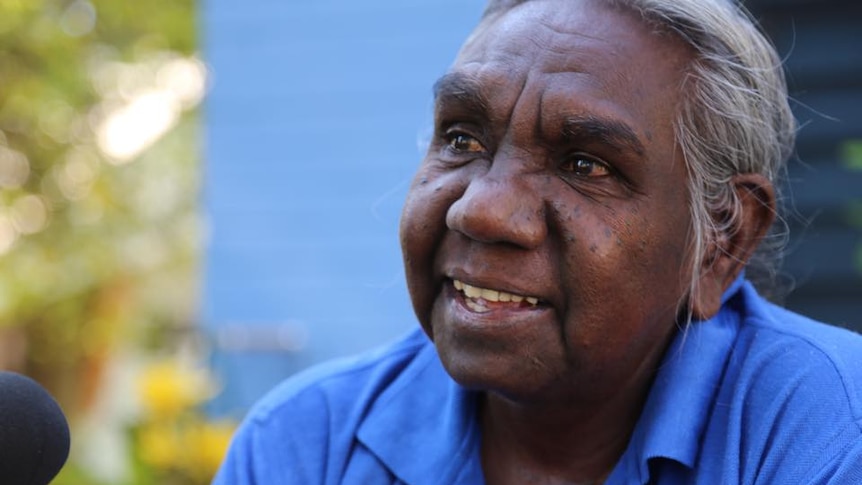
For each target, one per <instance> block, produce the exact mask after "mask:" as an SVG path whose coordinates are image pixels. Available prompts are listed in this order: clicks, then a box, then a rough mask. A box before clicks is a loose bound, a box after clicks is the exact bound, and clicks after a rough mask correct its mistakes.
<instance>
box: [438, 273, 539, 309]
mask: <svg viewBox="0 0 862 485" xmlns="http://www.w3.org/2000/svg"><path fill="white" fill-rule="evenodd" d="M452 285H453V286H454V287H455V290H457V291H458V292H459V293H461V295H462V296H463V297H464V304H465V305H466V306H467V308H469V309H470V310H472V311H474V312H476V313H487V312H490V311H492V310H495V309H507V308H508V309H518V308H532V307H536V306H538V305H539V303H540V300H539V298H538V297H535V296H526V295H517V294H514V293H509V292H506V291H502V290H495V289H491V288H480V287H478V286H473V285H469V284H467V283H464V282H463V281H460V280H455V279H453V280H452Z"/></svg>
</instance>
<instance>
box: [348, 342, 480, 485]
mask: <svg viewBox="0 0 862 485" xmlns="http://www.w3.org/2000/svg"><path fill="white" fill-rule="evenodd" d="M476 421H477V420H476V394H475V393H473V392H470V391H467V390H465V389H464V388H462V387H461V386H459V385H458V384H457V383H455V382H454V381H453V380H452V379H451V378H450V377H449V375H448V374H447V373H446V371H445V370H444V369H443V366H442V364H441V363H440V360H439V359H438V358H437V352H436V350H435V348H434V346H433V345H432V344H431V343H430V342H429V343H427V344H426V345H425V346H424V347H423V348H422V350H420V351H419V353H418V354H417V356H416V358H415V359H414V360H413V361H412V362H411V363H410V364H409V365H408V367H407V368H406V369H404V371H402V372H401V373H400V375H399V376H398V377H397V378H396V379H395V380H394V381H393V382H392V384H391V385H390V386H389V387H388V388H387V389H386V390H385V391H384V392H383V393H382V394H381V395H380V397H379V398H378V400H377V402H376V403H375V404H374V406H372V408H371V410H370V411H369V415H368V417H367V418H366V419H365V420H364V421H363V423H362V424H361V425H360V427H359V430H358V432H357V437H358V438H359V441H360V442H362V443H363V444H364V445H365V446H366V447H368V449H369V450H370V451H371V452H372V453H373V454H374V455H375V456H377V458H378V459H380V460H381V461H382V462H383V463H384V464H385V465H386V467H387V468H389V470H390V471H391V472H392V473H394V474H395V475H396V476H397V477H398V478H399V479H401V480H402V481H403V482H405V483H408V484H410V485H430V484H439V483H447V484H454V483H457V482H458V481H459V480H462V479H465V473H466V474H470V473H473V474H476V473H479V474H480V475H479V476H481V467H480V465H479V461H478V458H477V454H478V448H479V446H478V440H479V432H478V423H477V422H476ZM417 450H427V452H426V453H421V452H418V451H417ZM417 453H421V458H418V459H417ZM467 479H469V477H468V478H467ZM473 483H478V482H473Z"/></svg>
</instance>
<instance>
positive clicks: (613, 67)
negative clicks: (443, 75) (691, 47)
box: [451, 0, 691, 114]
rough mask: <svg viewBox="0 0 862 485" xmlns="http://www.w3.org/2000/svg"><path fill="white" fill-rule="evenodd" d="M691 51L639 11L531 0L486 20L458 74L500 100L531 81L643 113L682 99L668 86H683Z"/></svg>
mask: <svg viewBox="0 0 862 485" xmlns="http://www.w3.org/2000/svg"><path fill="white" fill-rule="evenodd" d="M688 54H689V53H688V46H687V45H686V44H685V43H684V42H682V41H681V40H680V39H678V38H675V37H671V36H667V35H665V34H661V33H658V32H657V31H656V30H655V28H654V27H653V26H651V25H649V24H648V23H647V22H646V21H645V20H644V19H643V18H642V17H641V16H640V15H638V14H636V13H635V12H634V11H633V10H630V9H627V8H621V7H616V6H613V5H611V4H609V3H607V2H604V1H602V0H531V1H528V2H525V3H522V4H520V5H518V6H516V7H513V8H512V9H510V10H506V11H504V12H502V13H500V14H495V15H491V16H489V17H487V18H485V19H484V20H483V21H482V22H481V23H480V24H479V26H478V27H477V28H476V30H475V31H474V33H473V34H472V35H471V36H470V37H469V39H468V40H467V42H466V43H465V44H464V46H463V47H462V49H461V51H460V52H459V54H458V57H457V59H456V61H455V63H454V65H453V66H452V69H451V71H452V72H458V73H463V74H466V75H468V76H469V77H471V78H472V79H474V80H475V81H476V82H477V84H480V85H484V86H485V91H487V92H493V96H494V97H500V96H503V97H506V96H507V93H508V92H509V91H520V90H522V89H524V87H525V86H528V85H532V86H533V87H534V88H536V89H542V90H548V91H553V90H557V91H560V92H564V91H567V90H570V88H583V89H586V90H589V91H590V92H592V93H594V94H595V97H596V98H603V99H606V100H610V101H613V102H617V103H622V104H630V105H631V106H628V107H629V108H632V109H633V110H634V111H641V113H633V114H643V113H642V112H643V110H654V109H656V108H658V107H660V106H661V105H662V104H665V103H675V101H676V99H675V93H676V90H674V89H668V87H669V86H673V85H679V84H680V83H681V80H682V76H681V73H682V72H683V71H684V70H685V67H686V65H687V64H688V62H689V61H690V59H691V57H689V55H688ZM571 90H572V91H573V92H574V91H575V90H574V89H571ZM579 92H584V91H583V90H582V91H579ZM513 95H514V93H513ZM644 99H647V100H650V99H651V100H652V101H646V102H643V101H644Z"/></svg>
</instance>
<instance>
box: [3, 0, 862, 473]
mask: <svg viewBox="0 0 862 485" xmlns="http://www.w3.org/2000/svg"><path fill="white" fill-rule="evenodd" d="M482 5H483V1H481V0H433V1H432V0H412V1H406V2H405V1H403V0H402V1H398V0H366V1H363V2H351V1H348V0H316V1H311V0H301V1H295V2H275V1H273V0H252V1H248V2H241V3H240V2H232V1H228V0H207V1H204V2H194V1H192V0H148V1H147V2H117V1H115V0H0V42H2V43H0V80H2V87H0V369H7V370H14V371H17V372H21V373H25V374H27V375H30V376H32V377H34V378H35V379H36V380H37V381H39V382H40V383H42V384H43V385H44V386H45V387H47V388H48V389H49V391H50V392H51V393H52V394H53V395H54V396H55V397H56V398H57V399H58V401H59V402H60V404H61V405H62V407H63V409H64V410H65V412H66V414H67V415H68V417H69V419H70V422H71V424H72V433H73V434H72V436H73V449H72V454H71V457H70V461H69V463H68V464H67V466H66V467H65V468H64V470H63V471H62V472H61V475H60V476H59V477H58V478H57V480H55V483H58V484H61V485H63V484H69V485H72V484H74V485H80V484H92V485H102V484H105V485H108V484H111V485H113V484H159V485H171V484H203V483H209V480H210V478H211V476H212V474H213V473H214V471H215V469H216V467H217V466H218V463H219V461H220V460H221V457H222V454H223V453H224V449H225V447H226V446H227V443H228V440H229V439H230V436H231V433H232V432H233V429H234V426H235V425H236V423H237V422H238V420H240V419H241V418H242V416H243V414H244V413H245V412H246V410H247V409H248V406H249V405H250V404H251V403H252V402H253V401H254V400H255V399H257V398H258V397H260V395H261V394H262V393H264V392H265V391H266V390H267V389H269V388H270V387H272V386H273V385H274V384H275V383H277V382H278V381H280V380H282V379H284V378H285V377H287V376H289V375H291V374H293V373H295V372H297V371H299V370H301V369H303V368H305V367H307V366H308V365H311V364H313V363H315V362H318V361H320V360H322V359H328V358H333V357H338V356H343V355H347V354H352V353H355V352H359V351H362V350H364V349H368V348H370V347H373V346H375V345H379V344H380V343H382V342H385V341H387V340H390V339H392V338H395V337H396V336H397V335H399V334H400V333H403V332H406V331H407V330H409V329H411V328H413V326H414V325H415V323H414V319H413V315H412V310H411V308H410V304H409V301H408V298H407V294H406V289H405V286H404V283H403V281H402V280H403V277H402V276H403V275H402V270H401V255H400V249H399V247H398V241H397V226H398V216H399V212H400V206H401V203H402V201H403V198H404V195H405V194H406V190H407V187H408V184H409V181H410V178H411V176H412V173H413V171H414V169H415V167H416V165H417V163H418V161H419V160H420V159H421V157H422V146H423V145H424V142H425V140H426V139H427V137H428V136H429V133H430V126H431V109H430V108H431V88H430V87H431V85H432V83H433V82H434V80H435V79H436V78H437V77H439V76H440V75H441V74H443V73H444V72H445V70H446V68H447V66H448V65H449V63H450V62H451V61H452V59H453V58H454V55H455V53H456V51H457V49H458V47H459V45H460V43H461V42H462V40H463V39H464V38H465V36H466V35H467V33H468V32H469V31H470V29H471V27H472V26H473V25H474V24H475V22H476V20H477V19H478V18H479V15H480V13H481V9H482ZM747 5H748V6H749V7H750V8H751V9H752V11H753V12H754V13H755V15H756V16H757V17H758V18H759V19H761V20H762V22H763V25H764V28H765V29H766V30H767V31H768V32H769V33H770V34H771V35H772V37H773V39H774V40H775V42H776V44H777V46H778V48H779V51H780V52H781V53H782V55H783V56H785V57H786V59H787V61H786V62H787V68H788V70H789V72H790V84H791V92H792V94H793V97H794V100H795V101H794V109H795V111H796V114H797V117H798V118H799V119H800V121H801V122H802V124H803V125H804V126H803V128H802V130H801V132H800V138H799V145H798V157H797V158H798V159H797V160H795V161H793V162H792V164H791V170H790V173H789V184H788V190H787V192H788V193H789V194H792V195H791V196H792V199H793V201H794V203H793V204H792V205H790V206H789V211H788V217H787V219H788V223H789V226H790V230H791V234H792V237H791V240H790V242H789V245H788V254H787V258H786V265H785V267H784V270H783V273H782V275H783V278H782V281H783V282H785V283H786V284H787V285H789V286H791V287H793V291H792V292H790V293H789V296H787V298H786V299H785V302H786V304H787V305H788V306H789V307H791V308H794V309H796V310H799V311H802V312H804V313H807V314H809V315H812V316H814V317H816V318H819V319H823V320H826V321H829V322H831V323H834V324H838V325H843V326H847V327H850V328H854V329H857V330H862V109H860V107H862V29H860V27H862V25H860V23H859V20H858V19H860V18H862V6H860V5H856V4H853V3H852V2H851V1H849V0H846V1H839V0H829V1H825V0H824V1H819V2H806V1H802V0H759V1H753V0H752V1H750V2H747Z"/></svg>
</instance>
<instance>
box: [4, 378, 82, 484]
mask: <svg viewBox="0 0 862 485" xmlns="http://www.w3.org/2000/svg"><path fill="white" fill-rule="evenodd" d="M69 444H70V435H69V423H68V422H66V416H65V415H64V414H63V411H62V409H60V405H59V404H57V401H55V400H54V398H53V397H51V395H50V394H49V393H48V391H46V390H45V389H44V388H43V387H42V386H40V385H39V384H38V383H36V381H34V380H32V379H30V378H29V377H25V376H22V375H20V374H15V373H12V372H0V483H2V484H4V485H47V484H48V483H50V482H51V479H53V478H54V477H55V476H56V475H57V473H59V472H60V469H61V468H63V464H64V463H66V458H68V457H69Z"/></svg>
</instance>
